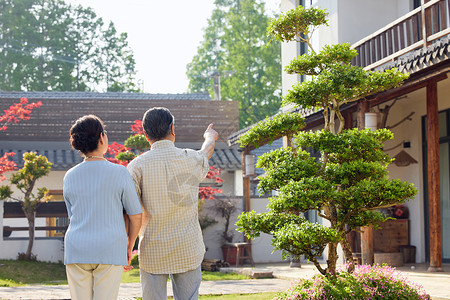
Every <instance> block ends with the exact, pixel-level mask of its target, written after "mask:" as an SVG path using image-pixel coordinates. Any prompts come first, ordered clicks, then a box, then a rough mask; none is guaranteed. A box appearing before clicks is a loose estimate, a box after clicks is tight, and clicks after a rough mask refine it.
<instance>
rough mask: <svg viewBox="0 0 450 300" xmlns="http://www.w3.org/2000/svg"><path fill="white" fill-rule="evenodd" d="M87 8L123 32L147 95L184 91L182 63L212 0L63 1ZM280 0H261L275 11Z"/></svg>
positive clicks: (193, 49)
mask: <svg viewBox="0 0 450 300" xmlns="http://www.w3.org/2000/svg"><path fill="white" fill-rule="evenodd" d="M68 2H70V3H72V4H81V5H82V6H85V7H86V6H89V7H91V8H92V9H93V10H94V11H95V12H96V14H97V15H98V16H99V17H101V18H102V19H103V20H104V21H105V23H109V21H113V23H114V25H115V27H116V29H117V31H118V32H126V33H127V34H128V42H129V45H130V47H131V48H132V49H133V52H134V57H135V60H136V69H137V78H138V79H139V80H140V81H142V83H143V84H142V85H143V90H144V92H146V93H164V94H168V93H170V94H172V93H185V92H187V89H188V83H189V82H188V79H187V77H186V65H187V64H188V63H189V62H190V61H191V60H192V58H193V57H194V55H195V54H196V53H197V47H198V46H199V45H200V42H201V41H202V38H203V29H204V28H205V27H206V26H207V20H208V18H209V17H210V16H211V12H212V10H213V8H214V1H213V0H190V1H186V0H170V1H169V0H162V1H161V0H159V1H157V0H127V1H123V0H68ZM280 2H281V1H280V0H266V10H268V11H278V10H279V9H278V7H279V3H280Z"/></svg>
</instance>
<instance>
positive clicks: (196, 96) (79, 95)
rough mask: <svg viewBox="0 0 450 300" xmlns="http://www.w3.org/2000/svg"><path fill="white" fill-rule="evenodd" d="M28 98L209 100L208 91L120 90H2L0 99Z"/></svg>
mask: <svg viewBox="0 0 450 300" xmlns="http://www.w3.org/2000/svg"><path fill="white" fill-rule="evenodd" d="M23 97H24V98H29V99H40V98H45V99H140V100H211V97H210V96H209V94H208V93H190V94H148V93H120V92H107V93H98V92H52V91H48V92H3V91H0V99H11V98H18V99H20V98H23Z"/></svg>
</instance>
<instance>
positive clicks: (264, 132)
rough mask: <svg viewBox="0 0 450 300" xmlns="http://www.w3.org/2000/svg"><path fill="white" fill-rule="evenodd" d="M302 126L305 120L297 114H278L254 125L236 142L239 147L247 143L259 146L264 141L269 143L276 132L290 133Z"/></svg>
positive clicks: (275, 135) (274, 137)
mask: <svg viewBox="0 0 450 300" xmlns="http://www.w3.org/2000/svg"><path fill="white" fill-rule="evenodd" d="M304 127H305V120H304V119H303V118H302V117H301V116H300V115H299V114H291V113H285V114H278V115H276V116H274V117H272V118H268V119H266V120H264V121H262V122H259V123H257V124H256V125H254V126H253V127H252V128H250V129H249V130H248V131H247V132H246V134H245V135H243V136H242V137H241V138H240V139H239V141H238V143H240V144H241V147H245V146H247V145H249V144H252V145H254V146H255V147H259V146H261V145H264V144H266V143H269V144H271V143H272V142H273V141H274V139H276V138H277V134H282V135H292V134H294V133H296V132H298V131H300V130H301V129H303V128H304Z"/></svg>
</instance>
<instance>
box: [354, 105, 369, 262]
mask: <svg viewBox="0 0 450 300" xmlns="http://www.w3.org/2000/svg"><path fill="white" fill-rule="evenodd" d="M368 111H369V103H368V102H367V101H366V100H359V101H358V104H357V113H356V121H357V125H358V129H359V130H362V129H364V128H366V122H365V119H364V118H365V113H366V112H368ZM361 231H362V232H361V260H362V263H363V264H368V265H372V264H373V229H372V226H366V227H364V228H362V229H361Z"/></svg>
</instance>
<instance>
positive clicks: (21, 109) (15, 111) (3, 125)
mask: <svg viewBox="0 0 450 300" xmlns="http://www.w3.org/2000/svg"><path fill="white" fill-rule="evenodd" d="M41 106H42V102H41V101H38V102H32V103H28V99H27V98H21V99H20V102H18V103H14V104H13V105H11V106H10V107H9V108H8V109H5V110H4V111H3V114H2V115H0V132H1V131H5V130H6V129H7V128H8V125H9V124H12V123H19V122H20V121H21V120H29V119H30V114H31V111H32V110H33V109H34V108H38V107H41ZM14 155H15V153H14V152H6V153H4V154H3V156H2V157H0V181H3V180H5V179H6V177H5V176H4V175H3V174H5V173H6V172H9V171H14V170H15V169H16V167H17V166H16V164H15V163H14V162H13V161H12V160H10V158H11V157H12V156H14Z"/></svg>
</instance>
